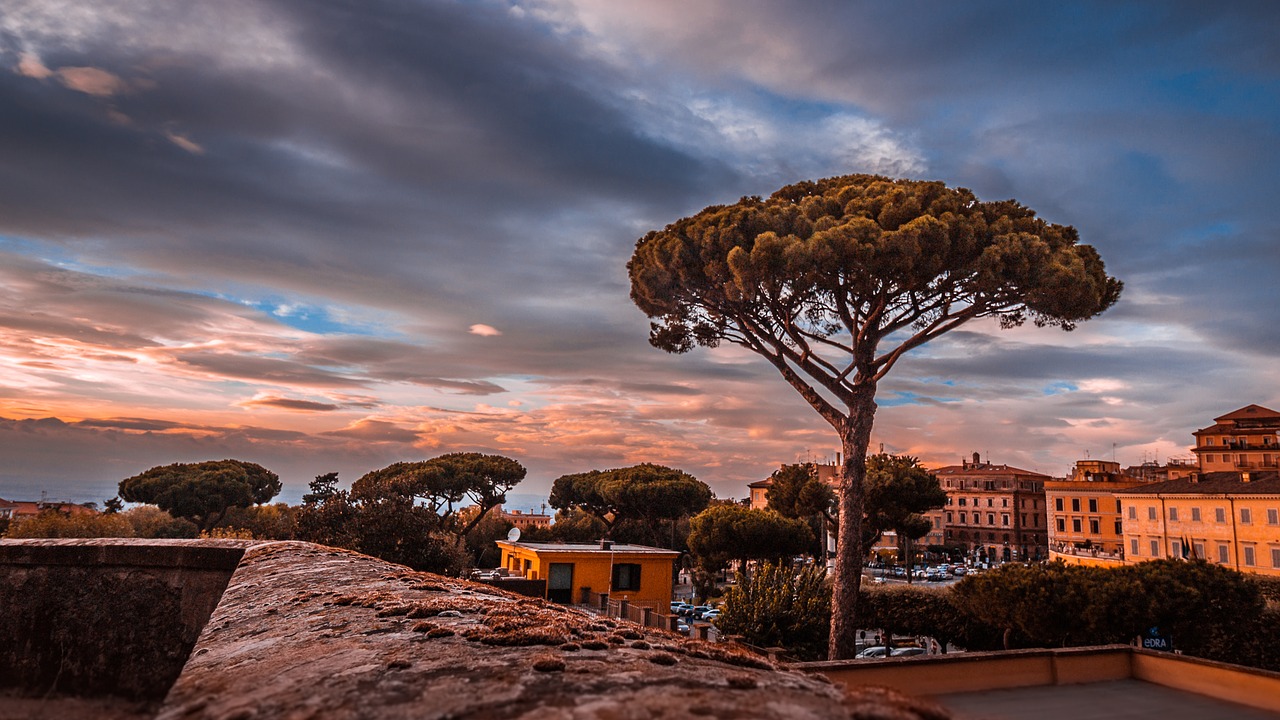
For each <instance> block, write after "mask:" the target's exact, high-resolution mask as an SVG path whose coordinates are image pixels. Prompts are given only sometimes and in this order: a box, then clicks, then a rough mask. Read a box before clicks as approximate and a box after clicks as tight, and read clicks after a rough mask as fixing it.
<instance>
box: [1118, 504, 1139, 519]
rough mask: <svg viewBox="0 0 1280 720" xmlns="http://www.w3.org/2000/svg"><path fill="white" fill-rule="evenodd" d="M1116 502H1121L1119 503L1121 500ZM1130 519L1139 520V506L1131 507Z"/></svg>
mask: <svg viewBox="0 0 1280 720" xmlns="http://www.w3.org/2000/svg"><path fill="white" fill-rule="evenodd" d="M1116 502H1120V501H1119V500H1117V501H1116ZM1129 519H1130V520H1137V519H1138V506H1137V505H1130V506H1129Z"/></svg>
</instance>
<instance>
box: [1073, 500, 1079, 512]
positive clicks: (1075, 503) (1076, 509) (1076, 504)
mask: <svg viewBox="0 0 1280 720" xmlns="http://www.w3.org/2000/svg"><path fill="white" fill-rule="evenodd" d="M1071 512H1080V498H1071Z"/></svg>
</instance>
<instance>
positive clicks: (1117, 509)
mask: <svg viewBox="0 0 1280 720" xmlns="http://www.w3.org/2000/svg"><path fill="white" fill-rule="evenodd" d="M1116 514H1117V515H1119V514H1120V501H1119V500H1116Z"/></svg>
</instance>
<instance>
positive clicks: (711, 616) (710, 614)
mask: <svg viewBox="0 0 1280 720" xmlns="http://www.w3.org/2000/svg"><path fill="white" fill-rule="evenodd" d="M718 617H720V608H711V609H710V610H708V611H706V612H704V613H702V617H701V619H702V620H706V621H707V622H711V621H712V620H715V619H716V618H718Z"/></svg>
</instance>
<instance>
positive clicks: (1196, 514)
mask: <svg viewBox="0 0 1280 720" xmlns="http://www.w3.org/2000/svg"><path fill="white" fill-rule="evenodd" d="M1191 520H1192V522H1200V508H1198V507H1195V508H1191Z"/></svg>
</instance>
